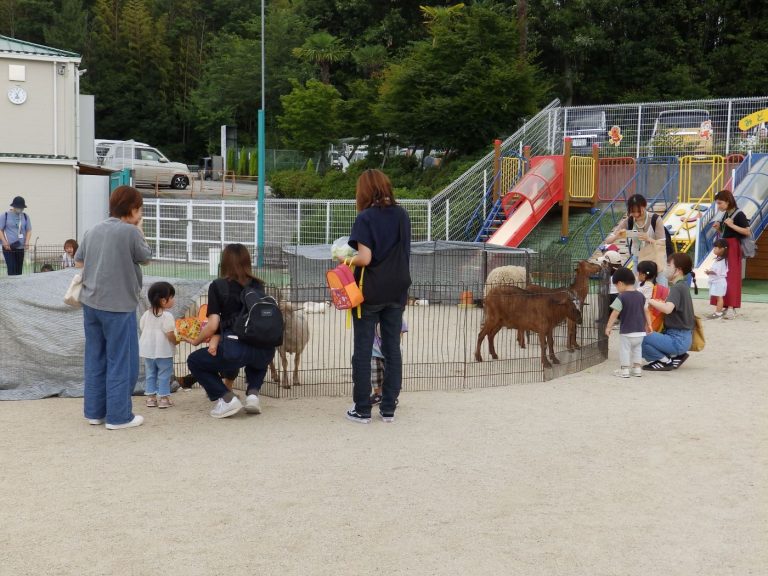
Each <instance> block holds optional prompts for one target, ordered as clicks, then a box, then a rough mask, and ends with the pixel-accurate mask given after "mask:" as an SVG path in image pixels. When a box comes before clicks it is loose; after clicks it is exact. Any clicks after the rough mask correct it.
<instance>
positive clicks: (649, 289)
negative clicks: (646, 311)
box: [637, 260, 659, 308]
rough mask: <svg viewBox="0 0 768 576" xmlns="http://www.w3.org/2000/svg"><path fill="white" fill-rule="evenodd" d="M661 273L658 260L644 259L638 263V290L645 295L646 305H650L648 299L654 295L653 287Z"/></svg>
mask: <svg viewBox="0 0 768 576" xmlns="http://www.w3.org/2000/svg"><path fill="white" fill-rule="evenodd" d="M658 275H659V267H658V266H656V262H653V261H651V260H643V261H641V262H639V263H638V264H637V282H638V286H637V291H638V292H640V294H642V295H643V296H645V307H646V308H647V307H648V300H650V299H651V298H652V297H653V287H654V286H656V279H657V277H658Z"/></svg>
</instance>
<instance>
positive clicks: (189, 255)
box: [158, 200, 192, 262]
mask: <svg viewBox="0 0 768 576" xmlns="http://www.w3.org/2000/svg"><path fill="white" fill-rule="evenodd" d="M158 230H159V228H158ZM158 236H159V234H158ZM187 262H192V200H187Z"/></svg>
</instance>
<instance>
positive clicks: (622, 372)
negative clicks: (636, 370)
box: [613, 368, 629, 378]
mask: <svg viewBox="0 0 768 576" xmlns="http://www.w3.org/2000/svg"><path fill="white" fill-rule="evenodd" d="M613 375H614V376H618V377H619V378H629V368H618V369H617V370H614V371H613Z"/></svg>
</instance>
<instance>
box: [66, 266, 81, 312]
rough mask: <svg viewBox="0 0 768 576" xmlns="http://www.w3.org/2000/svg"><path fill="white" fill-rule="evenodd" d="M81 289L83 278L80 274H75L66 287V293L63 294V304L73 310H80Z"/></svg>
mask: <svg viewBox="0 0 768 576" xmlns="http://www.w3.org/2000/svg"><path fill="white" fill-rule="evenodd" d="M82 288H83V277H82V276H81V275H80V274H75V275H74V276H73V277H72V282H70V283H69V286H68V287H67V291H66V292H65V293H64V304H68V305H69V306H72V307H73V308H80V291H81V290H82Z"/></svg>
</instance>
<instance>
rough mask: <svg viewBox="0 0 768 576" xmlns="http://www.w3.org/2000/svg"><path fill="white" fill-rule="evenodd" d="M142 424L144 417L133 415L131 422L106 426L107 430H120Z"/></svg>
mask: <svg viewBox="0 0 768 576" xmlns="http://www.w3.org/2000/svg"><path fill="white" fill-rule="evenodd" d="M142 424H144V416H141V415H139V414H135V415H134V417H133V420H131V421H130V422H126V423H125V424H107V430H122V429H123V428H135V427H136V426H141V425H142Z"/></svg>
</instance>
